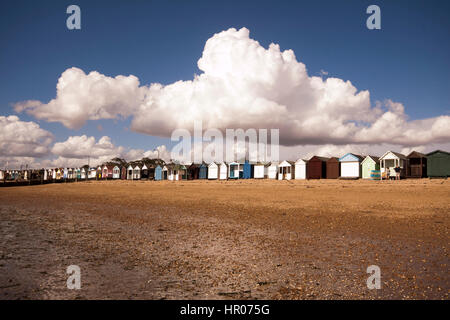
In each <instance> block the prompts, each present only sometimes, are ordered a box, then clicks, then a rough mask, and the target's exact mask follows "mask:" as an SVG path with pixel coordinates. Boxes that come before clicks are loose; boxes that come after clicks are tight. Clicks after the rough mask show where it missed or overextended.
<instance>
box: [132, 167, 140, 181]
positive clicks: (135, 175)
mask: <svg viewBox="0 0 450 320" xmlns="http://www.w3.org/2000/svg"><path fill="white" fill-rule="evenodd" d="M133 180H141V167H140V166H138V165H135V166H134V168H133Z"/></svg>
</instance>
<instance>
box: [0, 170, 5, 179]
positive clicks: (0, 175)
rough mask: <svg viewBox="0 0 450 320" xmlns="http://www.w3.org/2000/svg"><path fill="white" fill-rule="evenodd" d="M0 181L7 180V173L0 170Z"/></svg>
mask: <svg viewBox="0 0 450 320" xmlns="http://www.w3.org/2000/svg"><path fill="white" fill-rule="evenodd" d="M0 180H5V172H4V171H3V170H0Z"/></svg>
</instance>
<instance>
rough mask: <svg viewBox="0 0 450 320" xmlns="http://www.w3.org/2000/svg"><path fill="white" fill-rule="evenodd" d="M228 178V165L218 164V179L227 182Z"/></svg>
mask: <svg viewBox="0 0 450 320" xmlns="http://www.w3.org/2000/svg"><path fill="white" fill-rule="evenodd" d="M227 178H228V165H227V164H226V163H225V162H221V163H220V164H219V179H220V180H227Z"/></svg>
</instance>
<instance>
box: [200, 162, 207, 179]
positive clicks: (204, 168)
mask: <svg viewBox="0 0 450 320" xmlns="http://www.w3.org/2000/svg"><path fill="white" fill-rule="evenodd" d="M198 178H199V179H207V178H208V166H207V165H206V163H204V162H203V163H202V164H201V165H200V168H199V173H198Z"/></svg>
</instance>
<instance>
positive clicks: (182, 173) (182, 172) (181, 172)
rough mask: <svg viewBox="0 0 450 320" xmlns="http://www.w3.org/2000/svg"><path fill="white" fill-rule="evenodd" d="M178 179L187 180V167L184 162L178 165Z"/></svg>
mask: <svg viewBox="0 0 450 320" xmlns="http://www.w3.org/2000/svg"><path fill="white" fill-rule="evenodd" d="M178 180H187V168H186V166H185V165H184V164H179V165H178Z"/></svg>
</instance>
